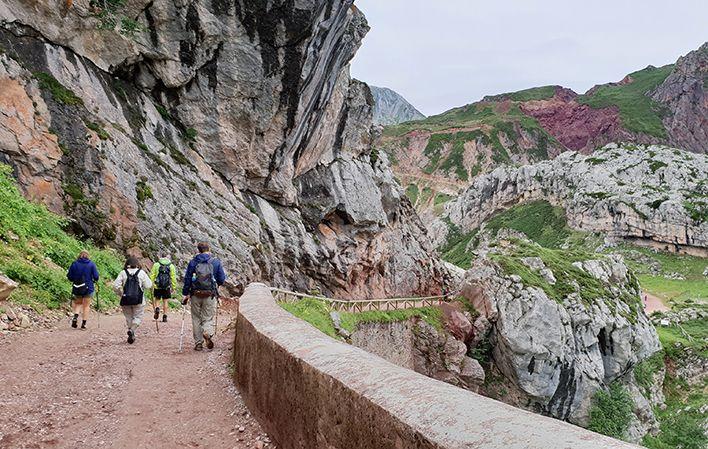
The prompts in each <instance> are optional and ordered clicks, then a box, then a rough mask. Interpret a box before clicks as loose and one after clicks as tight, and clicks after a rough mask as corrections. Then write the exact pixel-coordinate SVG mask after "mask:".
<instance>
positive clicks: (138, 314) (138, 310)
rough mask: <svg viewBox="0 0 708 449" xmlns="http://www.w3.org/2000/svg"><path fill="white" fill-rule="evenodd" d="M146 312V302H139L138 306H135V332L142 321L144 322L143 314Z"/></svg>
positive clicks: (133, 328) (133, 327)
mask: <svg viewBox="0 0 708 449" xmlns="http://www.w3.org/2000/svg"><path fill="white" fill-rule="evenodd" d="M144 313H145V305H144V304H138V305H137V306H133V325H132V327H131V329H132V330H133V332H135V331H136V330H137V329H138V326H140V323H142V322H143V314H144Z"/></svg>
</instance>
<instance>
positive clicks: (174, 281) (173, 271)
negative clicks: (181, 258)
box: [170, 264, 177, 292]
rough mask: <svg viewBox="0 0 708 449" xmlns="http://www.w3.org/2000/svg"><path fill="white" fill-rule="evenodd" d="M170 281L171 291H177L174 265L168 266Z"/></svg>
mask: <svg viewBox="0 0 708 449" xmlns="http://www.w3.org/2000/svg"><path fill="white" fill-rule="evenodd" d="M170 281H171V285H172V291H173V292H176V291H177V268H176V267H175V264H172V265H170Z"/></svg>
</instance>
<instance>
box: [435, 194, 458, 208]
mask: <svg viewBox="0 0 708 449" xmlns="http://www.w3.org/2000/svg"><path fill="white" fill-rule="evenodd" d="M453 198H455V197H454V196H452V195H448V194H447V193H438V194H436V195H435V199H434V200H433V203H434V204H435V205H436V206H439V205H441V204H445V203H447V202H448V201H450V200H451V199H453Z"/></svg>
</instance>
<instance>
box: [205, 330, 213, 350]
mask: <svg viewBox="0 0 708 449" xmlns="http://www.w3.org/2000/svg"><path fill="white" fill-rule="evenodd" d="M204 341H205V342H206V347H207V349H214V341H212V339H211V336H210V335H209V334H206V333H205V334H204Z"/></svg>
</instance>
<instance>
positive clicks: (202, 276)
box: [192, 259, 216, 298]
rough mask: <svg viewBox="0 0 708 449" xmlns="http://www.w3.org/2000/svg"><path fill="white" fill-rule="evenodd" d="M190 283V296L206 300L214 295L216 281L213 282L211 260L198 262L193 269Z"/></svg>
mask: <svg viewBox="0 0 708 449" xmlns="http://www.w3.org/2000/svg"><path fill="white" fill-rule="evenodd" d="M193 279H194V280H193V282H192V294H193V295H194V296H197V297H199V298H207V297H210V296H213V295H214V292H215V291H216V281H215V280H214V265H213V264H212V263H211V259H208V260H206V261H204V262H199V263H198V264H197V266H196V267H194V276H193Z"/></svg>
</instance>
